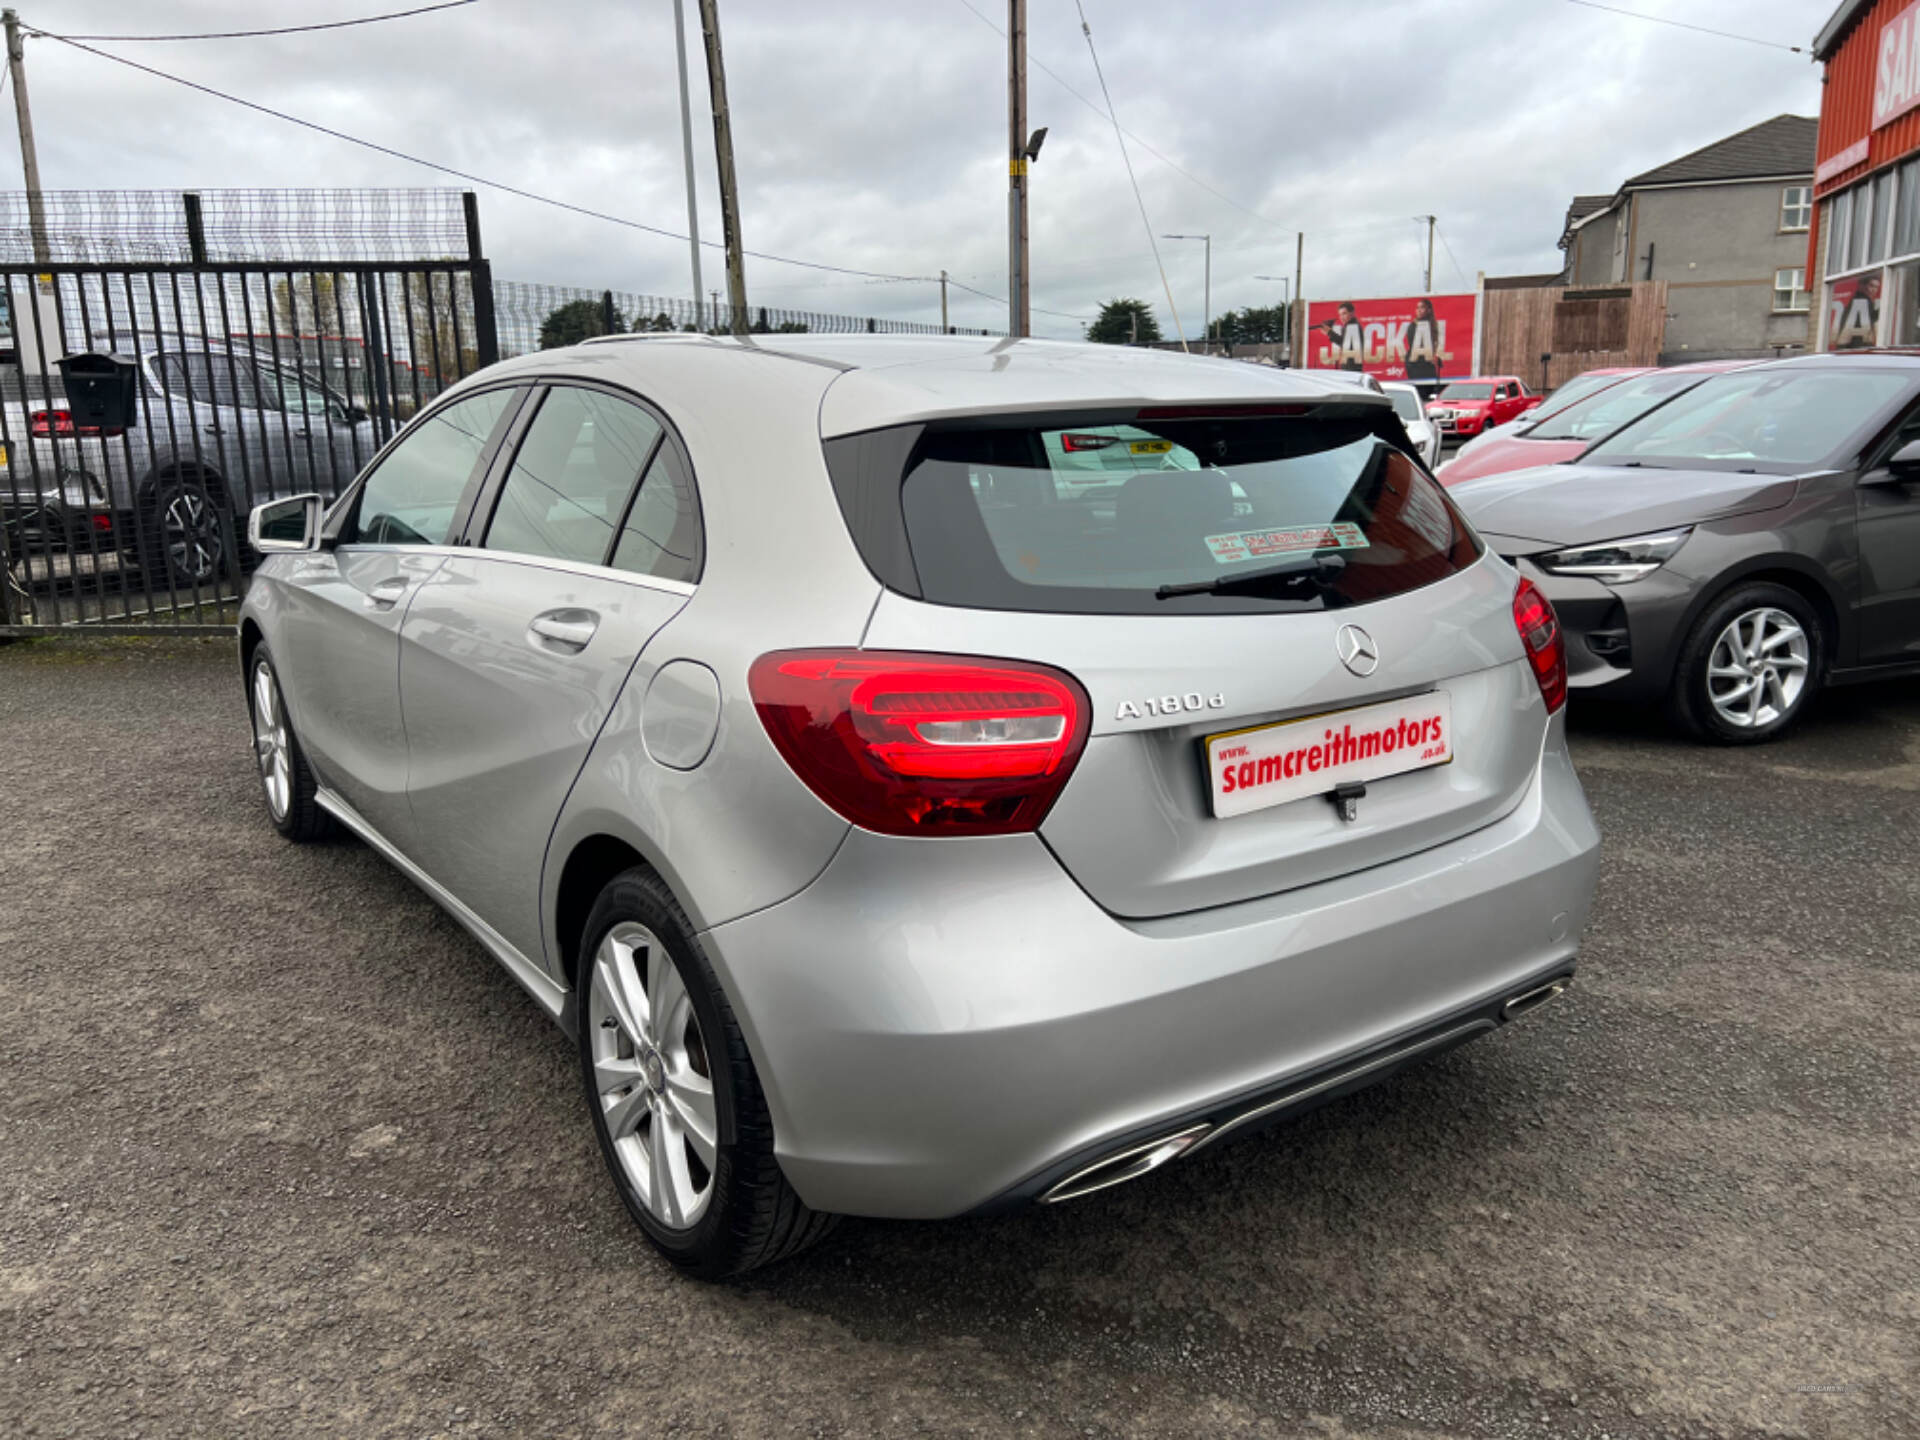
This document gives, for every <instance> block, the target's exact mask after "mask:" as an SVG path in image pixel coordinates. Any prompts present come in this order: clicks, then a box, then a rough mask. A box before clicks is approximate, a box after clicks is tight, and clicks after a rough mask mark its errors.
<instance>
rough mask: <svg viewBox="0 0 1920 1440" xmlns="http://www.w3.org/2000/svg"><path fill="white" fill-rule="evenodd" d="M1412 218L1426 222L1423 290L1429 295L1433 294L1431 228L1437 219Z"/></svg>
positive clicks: (1427, 217)
mask: <svg viewBox="0 0 1920 1440" xmlns="http://www.w3.org/2000/svg"><path fill="white" fill-rule="evenodd" d="M1413 218H1414V219H1416V220H1424V221H1426V222H1427V283H1426V286H1425V289H1426V292H1427V294H1429V295H1431V294H1432V293H1433V227H1434V225H1435V223H1437V221H1438V219H1439V217H1438V216H1435V215H1416V216H1414V217H1413Z"/></svg>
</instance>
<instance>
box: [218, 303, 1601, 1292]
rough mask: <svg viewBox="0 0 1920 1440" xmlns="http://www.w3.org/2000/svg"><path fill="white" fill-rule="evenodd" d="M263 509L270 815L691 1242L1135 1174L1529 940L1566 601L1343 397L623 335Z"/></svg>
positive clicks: (1543, 840) (1386, 425)
mask: <svg viewBox="0 0 1920 1440" xmlns="http://www.w3.org/2000/svg"><path fill="white" fill-rule="evenodd" d="M249 535H250V539H251V543H252V545H253V547H254V548H255V549H256V550H257V551H259V552H260V553H261V554H262V555H263V556H264V559H263V561H262V563H261V564H260V567H259V569H258V571H257V572H256V574H255V576H254V579H253V583H252V585H251V587H250V589H249V591H248V594H247V599H246V603H245V605H244V607H243V610H242V615H241V620H240V647H241V655H242V662H243V665H244V667H245V675H246V677H247V694H248V698H249V703H250V706H251V710H252V716H253V735H254V748H255V753H256V755H257V757H258V761H259V768H260V775H261V779H262V782H263V786H264V790H265V795H266V801H267V808H268V811H269V813H270V815H271V817H272V819H273V822H274V824H275V825H276V827H277V828H278V829H279V830H280V832H281V833H282V834H283V835H286V836H288V837H289V838H291V839H295V840H307V839H313V838H316V837H318V836H320V835H322V834H324V833H326V832H328V831H329V830H330V829H332V828H333V827H334V826H336V825H338V826H343V827H345V829H347V830H348V831H351V832H352V833H353V834H355V835H357V836H359V837H360V838H361V839H362V840H364V841H365V842H366V843H367V844H368V845H370V846H372V847H373V848H374V849H375V850H377V851H378V852H379V853H380V854H381V855H382V856H384V857H385V858H386V859H387V860H389V861H390V862H392V863H393V864H394V865H395V866H397V867H399V868H400V869H401V870H402V871H403V872H405V873H406V874H407V875H408V876H409V877H410V878H411V879H412V880H413V881H415V882H416V883H417V884H418V885H419V886H420V887H421V888H423V889H424V890H425V891H426V892H427V893H428V894H429V895H430V896H432V897H433V899H434V900H435V901H437V902H438V903H439V904H440V905H442V906H444V907H445V908H446V909H447V910H448V911H449V912H450V913H451V914H452V915H453V916H454V917H455V918H456V919H458V920H459V921H460V922H461V923H462V924H463V925H464V926H466V928H467V929H468V930H470V931H471V932H472V933H473V934H474V936H475V937H476V938H477V939H478V940H479V941H480V943H481V944H482V945H483V946H485V947H486V948H487V949H488V950H489V951H490V952H492V954H493V955H494V956H495V957H496V958H497V959H498V960H499V961H500V963H501V964H502V965H504V966H505V967H506V969H507V970H508V971H509V972H510V973H511V974H512V975H513V977H514V978H515V979H516V980H518V981H519V982H520V984H521V985H522V986H524V987H525V989H526V990H527V991H528V992H529V993H530V994H531V995H532V996H533V997H534V999H535V1001H536V1002H538V1003H539V1004H540V1005H541V1006H542V1007H544V1008H545V1009H546V1010H547V1011H548V1012H549V1013H550V1014H551V1015H552V1016H553V1017H554V1019H555V1020H557V1021H558V1022H559V1023H560V1025H561V1026H562V1027H563V1028H564V1029H565V1030H566V1031H567V1032H568V1033H569V1034H570V1035H571V1036H573V1037H574V1038H575V1040H576V1041H577V1043H578V1046H579V1063H580V1075H581V1080H582V1085H583V1088H584V1092H585V1097H586V1108H587V1112H588V1114H589V1116H590V1117H591V1119H592V1123H593V1125H594V1127H595V1129H596V1131H597V1132H598V1134H599V1138H600V1144H601V1148H602V1149H603V1151H604V1152H605V1156H606V1160H607V1165H608V1168H609V1170H610V1171H611V1173H612V1176H613V1180H614V1183H615V1185H616V1186H617V1188H618V1190H619V1193H620V1196H621V1198H622V1199H623V1200H624V1201H625V1203H626V1205H627V1208H628V1209H629V1210H630V1211H631V1212H632V1214H633V1216H634V1217H635V1219H636V1220H637V1221H638V1222H639V1224H640V1225H641V1227H642V1228H643V1229H644V1230H645V1232H646V1233H647V1235H648V1236H649V1237H650V1238H651V1239H652V1241H653V1242H654V1243H655V1244H656V1245H657V1246H658V1247H659V1248H660V1249H661V1250H662V1251H663V1252H665V1253H666V1255H667V1256H669V1257H670V1258H671V1259H672V1260H673V1261H674V1262H676V1263H677V1264H679V1265H680V1266H682V1267H683V1268H685V1269H687V1270H689V1271H691V1272H693V1273H696V1274H699V1275H703V1276H709V1277H715V1276H722V1275H728V1274H733V1273H736V1272H739V1271H742V1270H746V1269H749V1268H751V1267H753V1266H756V1265H760V1264H764V1263H766V1262H768V1261H771V1260H775V1259H778V1258H780V1257H782V1256H785V1255H788V1254H791V1253H792V1252H794V1251H796V1250H798V1249H800V1248H802V1247H803V1246H805V1245H807V1244H808V1243H810V1242H811V1241H813V1240H814V1239H816V1238H817V1237H818V1236H820V1235H821V1234H822V1233H823V1232H824V1231H825V1229H826V1228H827V1226H828V1225H829V1224H830V1223H831V1219H832V1217H833V1216H835V1215H839V1214H856V1215H880V1216H897V1217H924V1218H937V1217H943V1216H955V1215H965V1214H976V1213H983V1212H992V1211H997V1210H1001V1209H1005V1208H1009V1207H1013V1206H1016V1205H1022V1204H1027V1203H1033V1202H1039V1203H1053V1202H1058V1201H1063V1200H1067V1199H1070V1198H1073V1197H1076V1196H1082V1195H1086V1194H1089V1193H1091V1192H1094V1191H1098V1190H1101V1189H1104V1188H1106V1187H1108V1186H1112V1185H1116V1184H1119V1183H1121V1182H1123V1181H1127V1180H1132V1179H1134V1178H1136V1177H1138V1176H1141V1175H1145V1174H1147V1173H1149V1172H1151V1171H1153V1170H1155V1169H1157V1168H1159V1167H1160V1166H1162V1165H1165V1164H1167V1163H1169V1162H1171V1161H1174V1160H1184V1159H1186V1158H1189V1157H1192V1156H1194V1155H1196V1154H1198V1153H1199V1152H1202V1151H1204V1150H1206V1149H1208V1148H1209V1147H1210V1146H1212V1145H1214V1144H1216V1143H1217V1142H1219V1141H1221V1140H1224V1139H1227V1138H1229V1137H1233V1136H1238V1135H1243V1134H1247V1133H1250V1132H1252V1131H1254V1130H1255V1129H1257V1128H1259V1127H1260V1126H1262V1125H1264V1124H1267V1123H1270V1122H1272V1121H1274V1120H1276V1119H1279V1118H1281V1117H1285V1116H1290V1115H1294V1114H1298V1113H1299V1112H1301V1111H1302V1110H1304V1109H1306V1108H1308V1107H1310V1106H1312V1105H1314V1104H1316V1103H1320V1102H1323V1101H1325V1100H1328V1099H1330V1098H1332V1097H1334V1096H1337V1095H1341V1094H1344V1093H1346V1092H1348V1091H1351V1090H1354V1089H1357V1088H1358V1087H1360V1086H1361V1085H1364V1084H1368V1083H1370V1082H1372V1081H1375V1080H1378V1079H1380V1078H1382V1077H1383V1076H1385V1075H1387V1074H1388V1073H1390V1072H1391V1071H1393V1070H1395V1069H1397V1068H1398V1067H1400V1066H1401V1065H1403V1064H1405V1063H1407V1062H1408V1061H1410V1060H1413V1059H1415V1058H1416V1057H1420V1056H1423V1055H1429V1054H1432V1053H1434V1052H1436V1051H1438V1050H1441V1049H1444V1048H1446V1047H1449V1046H1452V1045H1456V1044H1458V1043H1460V1042H1462V1041H1464V1040H1467V1039H1470V1038H1472V1037H1474V1036H1476V1035H1480V1034H1483V1033H1485V1032H1487V1031H1490V1030H1493V1029H1495V1028H1497V1027H1498V1026H1500V1025H1502V1024H1504V1023H1505V1022H1507V1021H1509V1020H1511V1019H1513V1018H1514V1017H1516V1016H1517V1015H1519V1014H1521V1013H1523V1012H1524V1011H1526V1010H1529V1009H1531V1008H1532V1007H1534V1006H1535V1005H1538V1004H1539V1003H1541V1002H1542V1001H1544V1000H1547V999H1550V998H1552V997H1553V996H1555V995H1557V994H1559V993H1560V991H1561V990H1562V989H1563V988H1564V986H1565V985H1566V983H1567V981H1568V979H1569V977H1570V976H1571V974H1572V970H1573V963H1574V954H1575V949H1576V946H1577V943H1578V939H1579V936H1580V932H1581V928H1582V925H1583V923H1584V922H1585V919H1586V915H1587V908H1588V903H1589V901H1590V899H1591V896H1592V893H1593V887H1594V879H1595V872H1596V868H1597V849H1598V836H1597V834H1596V832H1595V829H1594V826H1593V822H1592V819H1591V817H1590V815H1589V813H1588V810H1587V805H1586V801H1585V798H1584V796H1583V795H1582V792H1581V789H1580V785H1579V782H1578V781H1577V779H1576V778H1575V776H1574V772H1573V767H1572V765H1571V764H1570V763H1569V759H1568V755H1567V746H1566V740H1565V736H1564V731H1563V723H1564V722H1563V716H1562V710H1563V705H1564V702H1565V698H1566V665H1565V657H1564V654H1563V650H1562V642H1561V636H1560V632H1559V628H1558V626H1557V623H1556V621H1555V618H1554V614H1553V610H1552V608H1551V606H1549V605H1548V604H1547V602H1546V601H1545V600H1544V599H1543V598H1542V597H1541V596H1540V594H1539V593H1538V592H1537V591H1536V590H1535V589H1534V588H1533V586H1532V585H1531V584H1529V583H1528V582H1526V581H1525V580H1523V579H1521V578H1520V577H1518V576H1517V575H1516V574H1515V572H1514V571H1513V569H1511V568H1510V567H1509V566H1508V565H1507V564H1506V563H1505V562H1503V561H1502V560H1501V559H1500V558H1499V557H1498V556H1497V555H1494V554H1492V553H1490V552H1489V551H1487V550H1486V549H1485V547H1483V546H1482V544H1481V543H1480V541H1479V540H1478V539H1477V538H1476V537H1475V535H1474V534H1473V532H1472V531H1471V530H1470V529H1469V527H1468V526H1467V525H1466V523H1465V522H1464V521H1463V520H1462V519H1461V518H1460V516H1459V514H1458V513H1457V512H1456V511H1455V509H1454V508H1453V506H1452V504H1451V503H1450V502H1449V501H1448V499H1447V498H1446V496H1445V494H1444V493H1443V492H1442V490H1441V488H1440V486H1439V485H1438V484H1437V483H1435V482H1434V481H1433V479H1432V478H1431V477H1430V476H1429V475H1428V474H1427V473H1426V472H1425V471H1424V470H1423V469H1422V468H1421V466H1420V465H1419V463H1418V462H1417V461H1416V460H1415V459H1413V458H1412V457H1411V455H1410V453H1409V447H1408V443H1407V439H1406V435H1405V432H1404V431H1403V429H1402V428H1401V425H1400V422H1399V421H1398V419H1397V418H1396V417H1395V414H1394V411H1393V408H1392V406H1391V405H1390V404H1389V402H1388V401H1387V400H1386V399H1385V398H1384V397H1382V396H1380V395H1377V394H1374V393H1371V392H1369V391H1365V390H1361V389H1358V388H1356V387H1354V386H1352V385H1346V384H1340V383H1338V382H1334V381H1327V380H1322V379H1318V378H1315V377H1313V376H1311V375H1307V374H1303V373H1301V372H1299V371H1287V370H1278V371H1276V370H1272V369H1267V368H1264V367H1261V366H1254V365H1245V364H1241V363H1238V362H1235V361H1229V360H1220V361H1216V360H1204V359H1189V358H1185V357H1180V356H1173V355H1167V354H1161V353H1156V352H1151V351H1141V350H1127V349H1117V348H1107V347H1102V346H1091V345H1075V344H1057V343H1049V342H1042V341H1032V340H998V341H996V340H977V339H962V338H946V337H940V338H932V339H912V338H904V337H872V336H859V337H824V336H823V337H805V336H780V337H778V338H777V339H775V338H768V339H766V340H764V341H755V340H721V339H712V338H707V337H700V336H684V337H682V336H658V337H653V336H649V337H645V338H643V337H641V336H637V335H636V336H625V335H622V336H609V337H606V338H605V339H602V340H595V341H590V342H588V343H587V344H584V345H581V346H577V347H574V348H572V349H567V350H553V351H546V352H543V353H540V354H536V355H529V356H526V357H524V358H521V359H518V360H513V361H509V362H506V363H504V364H501V365H497V366H493V367H491V368H489V369H488V370H486V371H484V372H482V373H481V374H479V375H476V376H474V377H473V378H471V379H470V380H468V381H466V382H465V383H463V384H461V385H460V386H459V387H457V388H455V389H453V390H451V391H450V392H448V394H446V395H445V396H443V397H442V398H441V400H440V401H439V402H438V403H437V404H436V405H435V406H434V407H433V408H432V409H430V410H428V411H427V412H426V413H424V414H423V415H422V416H420V417H419V418H418V419H417V420H415V421H414V422H413V423H412V424H411V425H409V426H408V427H407V428H406V429H405V430H404V431H402V432H401V433H400V434H399V435H398V436H397V437H396V438H395V439H394V440H393V441H392V442H391V443H390V444H389V445H387V446H386V448H385V449H384V450H383V451H382V452H381V453H380V454H379V455H378V456H376V457H375V459H374V460H373V462H372V463H371V464H370V465H369V466H368V468H367V469H366V470H365V471H364V472H363V473H362V474H361V475H360V476H359V477H358V479H357V480H356V481H355V483H354V484H353V485H352V487H351V488H349V489H348V490H347V491H346V492H345V493H344V494H343V495H342V496H341V497H340V498H339V500H338V501H336V502H335V503H334V504H332V505H331V506H330V507H327V508H326V509H325V511H324V513H323V511H322V506H321V503H320V501H319V499H318V498H317V497H303V498H299V499H294V500H282V501H278V502H275V503H273V504H269V505H265V506H262V507H261V508H260V509H259V510H256V511H255V512H254V515H253V516H252V518H251V522H250V526H249Z"/></svg>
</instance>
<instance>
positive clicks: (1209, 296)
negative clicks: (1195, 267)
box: [1160, 235, 1213, 343]
mask: <svg viewBox="0 0 1920 1440" xmlns="http://www.w3.org/2000/svg"><path fill="white" fill-rule="evenodd" d="M1160 238H1161V239H1162V240H1204V241H1205V242H1206V246H1207V271H1206V290H1205V292H1204V295H1205V298H1204V300H1203V302H1202V304H1201V313H1200V322H1201V330H1200V333H1201V335H1203V336H1204V337H1205V338H1206V340H1207V341H1208V343H1212V340H1213V236H1211V235H1162V236H1161V237H1160Z"/></svg>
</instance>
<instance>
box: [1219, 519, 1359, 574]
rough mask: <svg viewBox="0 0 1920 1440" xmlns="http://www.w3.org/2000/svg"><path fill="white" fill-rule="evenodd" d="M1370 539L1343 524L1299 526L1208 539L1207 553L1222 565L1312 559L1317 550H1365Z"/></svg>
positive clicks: (1340, 521)
mask: <svg viewBox="0 0 1920 1440" xmlns="http://www.w3.org/2000/svg"><path fill="white" fill-rule="evenodd" d="M1366 548H1367V537H1366V535H1365V533H1364V532H1362V530H1361V529H1360V527H1359V526H1358V525H1355V524H1354V523H1353V522H1352V521H1349V520H1339V521H1336V522H1334V523H1333V524H1331V525H1296V526H1294V527H1293V528H1292V529H1290V530H1235V531H1233V532H1231V533H1229V534H1226V535H1209V536H1207V549H1209V550H1211V551H1212V552H1213V558H1214V559H1215V560H1216V561H1217V562H1218V563H1220V564H1222V565H1238V564H1240V563H1242V562H1243V561H1247V560H1271V559H1274V558H1276V557H1279V556H1286V555H1311V554H1313V553H1314V552H1315V551H1316V550H1365V549H1366Z"/></svg>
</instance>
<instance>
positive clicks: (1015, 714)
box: [748, 650, 1092, 835]
mask: <svg viewBox="0 0 1920 1440" xmlns="http://www.w3.org/2000/svg"><path fill="white" fill-rule="evenodd" d="M748 686H749V688H750V689H751V691H752V693H753V703H754V706H755V708H756V709H757V710H758V711H759V712H760V720H761V723H762V724H764V725H765V726H766V727H767V734H768V736H769V737H770V738H771V739H772V741H773V743H774V747H775V748H776V749H778V750H779V752H780V754H781V755H782V757H784V758H785V760H786V762H787V763H788V764H789V765H791V766H792V767H793V770H794V773H795V774H796V775H798V776H799V777H800V778H801V779H802V780H804V781H805V782H806V783H807V786H808V788H810V789H811V790H812V791H813V792H814V794H816V795H818V796H819V797H820V798H821V799H822V800H824V801H825V802H826V803H827V804H828V805H831V806H832V807H833V808H834V809H835V810H837V811H839V812H840V813H841V814H842V815H844V816H846V817H847V819H849V820H851V821H853V822H854V824H856V825H859V826H862V827H864V828H865V829H868V830H873V831H876V832H878V833H879V834H882V835H1008V834H1015V833H1018V832H1021V831H1027V830H1032V829H1034V828H1035V827H1037V826H1038V825H1039V824H1040V822H1041V820H1042V819H1044V818H1045V817H1046V813H1047V811H1048V810H1049V809H1050V808H1051V807H1052V805H1053V802H1054V799H1055V798H1056V797H1057V796H1058V795H1059V794H1060V791H1061V790H1062V788H1064V787H1065V785H1066V783H1067V777H1068V776H1069V775H1071V774H1072V773H1073V767H1074V764H1075V762H1076V761H1077V760H1078V759H1079V758H1080V752H1081V750H1082V749H1083V748H1084V746H1085V745H1086V740H1087V731H1088V729H1089V727H1090V725H1091V723H1092V709H1091V707H1090V705H1089V704H1088V701H1087V696H1086V692H1085V691H1084V690H1082V689H1081V688H1080V684H1079V682H1078V681H1076V680H1075V679H1074V678H1073V677H1072V676H1070V675H1067V674H1065V673H1064V672H1062V671H1059V670H1053V669H1049V668H1047V667H1045V666H1040V665H1025V664H1018V663H1007V662H1000V661H994V660H976V659H973V658H971V657H967V656H953V655H920V654H910V653H905V652H900V651H886V650H784V651H776V652H775V653H773V654H771V655H762V656H761V657H760V658H759V659H758V660H756V661H754V663H753V667H752V669H751V670H750V671H749V672H748Z"/></svg>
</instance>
